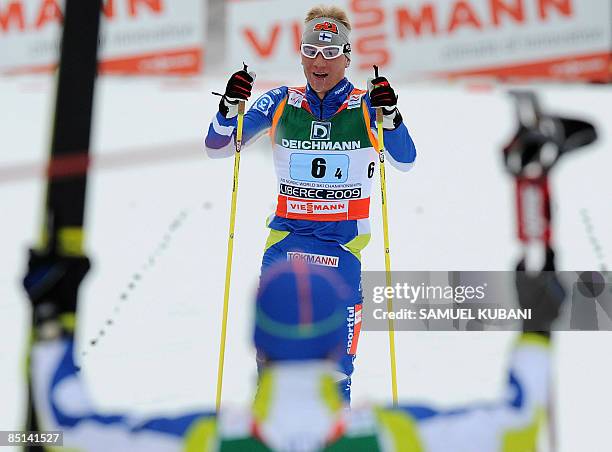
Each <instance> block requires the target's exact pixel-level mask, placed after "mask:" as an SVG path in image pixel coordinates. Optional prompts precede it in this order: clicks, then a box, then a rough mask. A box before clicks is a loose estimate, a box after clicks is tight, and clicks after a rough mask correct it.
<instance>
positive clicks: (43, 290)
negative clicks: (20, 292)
mask: <svg viewBox="0 0 612 452" xmlns="http://www.w3.org/2000/svg"><path fill="white" fill-rule="evenodd" d="M89 268H90V262H89V259H88V258H87V257H85V256H59V255H54V254H48V253H45V252H40V251H36V250H30V259H29V261H28V272H27V274H26V276H25V278H24V279H23V287H24V288H25V290H26V292H27V294H28V297H29V299H30V301H31V303H32V314H33V319H34V327H35V328H38V327H40V326H42V325H43V324H45V323H46V322H54V321H56V320H58V319H59V317H60V316H61V315H62V314H74V313H75V312H76V308H77V295H78V289H79V285H80V284H81V281H82V280H83V278H84V277H85V275H86V274H87V272H88V271H89Z"/></svg>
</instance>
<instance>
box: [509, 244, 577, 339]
mask: <svg viewBox="0 0 612 452" xmlns="http://www.w3.org/2000/svg"><path fill="white" fill-rule="evenodd" d="M546 261H547V263H546V265H545V267H544V269H543V270H542V271H541V272H537V273H533V274H532V273H530V272H526V271H525V264H524V262H523V261H521V262H519V264H518V266H517V268H516V275H515V283H516V291H517V294H518V301H519V305H520V307H521V308H523V309H531V319H528V320H524V321H523V331H532V332H533V331H535V332H539V333H544V334H548V333H550V328H551V325H552V323H553V322H554V321H555V320H556V319H557V317H558V316H559V311H560V309H561V305H562V304H563V301H564V300H565V290H564V289H563V286H562V285H561V283H560V282H559V279H558V278H557V274H556V273H555V271H554V253H553V251H552V250H551V249H549V250H548V252H547V259H546Z"/></svg>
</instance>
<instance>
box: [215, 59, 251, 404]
mask: <svg viewBox="0 0 612 452" xmlns="http://www.w3.org/2000/svg"><path fill="white" fill-rule="evenodd" d="M245 68H246V66H245ZM244 107H245V101H243V100H241V101H240V102H239V103H238V125H237V127H236V155H235V157H234V182H233V185H232V204H231V206H232V207H231V210H230V224H229V238H228V240H227V260H226V265H225V292H224V294H223V320H222V323H221V344H220V345H219V364H218V367H217V401H216V404H215V407H216V411H217V413H219V409H220V408H221V390H222V388H223V364H224V363H225V339H226V337H227V311H228V307H229V294H230V281H231V278H232V256H233V254H234V227H235V224H236V200H237V198H238V173H239V171H240V151H241V149H242V125H243V123H244Z"/></svg>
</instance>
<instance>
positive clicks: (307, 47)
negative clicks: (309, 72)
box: [300, 44, 344, 60]
mask: <svg viewBox="0 0 612 452" xmlns="http://www.w3.org/2000/svg"><path fill="white" fill-rule="evenodd" d="M300 51H301V52H302V55H304V56H305V57H306V58H316V57H317V54H318V53H319V52H321V55H323V58H325V59H326V60H333V59H334V58H338V57H339V56H340V55H342V53H343V51H344V46H325V47H318V46H315V45H312V44H302V45H301V46H300Z"/></svg>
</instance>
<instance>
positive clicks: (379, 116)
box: [374, 66, 397, 406]
mask: <svg viewBox="0 0 612 452" xmlns="http://www.w3.org/2000/svg"><path fill="white" fill-rule="evenodd" d="M374 76H375V77H378V66H374ZM376 129H377V132H378V149H377V150H378V159H379V161H380V192H381V195H382V218H383V238H384V244H385V276H386V283H387V287H391V285H392V284H391V255H390V253H389V219H388V216H387V179H386V176H385V140H384V134H383V111H382V107H379V108H377V109H376ZM387 311H388V312H393V298H387ZM389 355H390V358H391V391H392V394H393V405H394V406H397V364H396V361H395V327H394V322H393V319H391V318H389Z"/></svg>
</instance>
